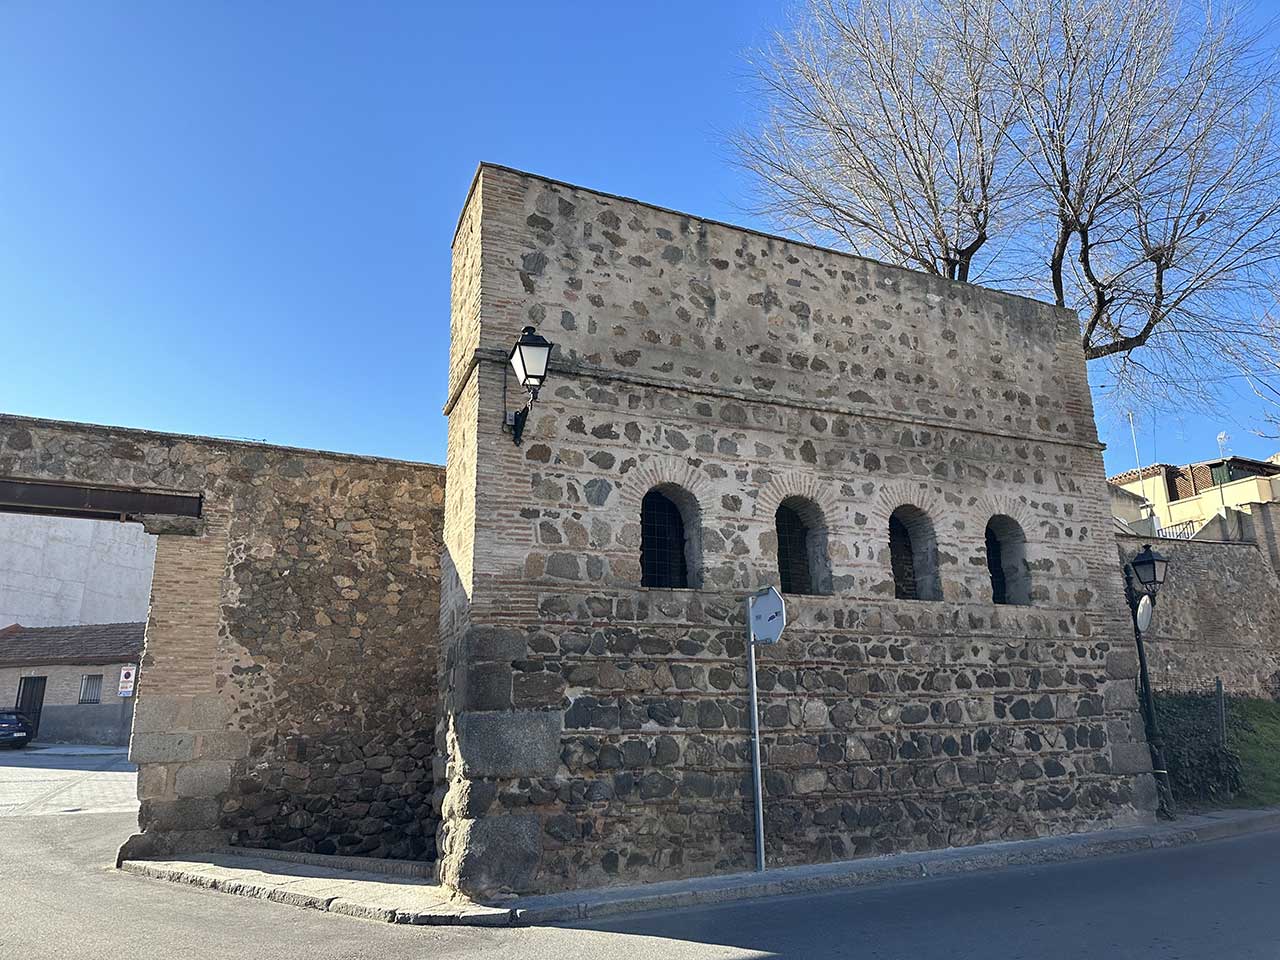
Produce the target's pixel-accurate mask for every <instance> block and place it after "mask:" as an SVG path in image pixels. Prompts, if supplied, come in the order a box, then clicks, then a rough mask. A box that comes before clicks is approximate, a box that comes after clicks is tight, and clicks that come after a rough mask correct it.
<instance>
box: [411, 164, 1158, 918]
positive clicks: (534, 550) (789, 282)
mask: <svg viewBox="0 0 1280 960" xmlns="http://www.w3.org/2000/svg"><path fill="white" fill-rule="evenodd" d="M452 297H453V309H452V349H451V365H450V385H449V387H450V389H449V400H448V406H447V410H446V412H447V413H448V415H449V448H448V463H447V470H448V485H447V491H446V516H445V535H444V539H445V544H446V555H445V557H444V584H443V586H442V608H441V609H442V612H441V630H442V653H441V656H442V664H443V671H444V673H443V677H442V686H443V688H444V699H445V702H444V704H443V711H442V721H441V724H440V728H439V731H438V747H439V749H440V752H441V759H440V760H439V761H438V762H439V764H440V768H439V769H438V771H437V773H438V777H439V780H440V781H441V783H442V785H443V788H442V791H441V792H442V800H441V802H442V810H441V814H442V824H443V825H442V827H441V836H440V841H441V842H440V851H441V857H442V860H441V877H442V879H443V880H444V881H445V882H446V883H448V884H450V885H452V886H454V887H456V888H459V889H461V890H464V891H466V892H468V893H471V894H473V895H482V896H492V895H500V894H504V893H526V892H545V891H553V890H560V889H568V888H573V887H584V886H597V885H602V884H617V883H628V882H642V881H649V880H661V879H671V878H676V877H684V876H692V875H699V874H709V873H715V872H727V871H736V870H743V869H748V868H749V866H750V863H751V861H752V857H753V847H752V843H753V841H752V833H751V827H750V822H751V816H752V808H751V794H750V790H749V786H748V785H749V781H750V766H749V750H748V740H747V729H748V725H749V721H748V715H747V710H746V671H745V654H744V643H743V634H744V627H743V616H742V600H743V597H744V596H745V595H746V594H747V592H749V591H751V590H754V589H757V588H759V587H761V586H762V585H767V584H775V585H776V584H779V582H780V579H781V580H782V582H783V585H784V586H786V587H789V588H790V589H791V590H792V595H790V596H788V598H787V599H788V609H789V620H790V624H789V626H788V629H787V632H786V634H785V635H784V637H783V640H782V642H781V643H780V644H778V645H777V646H775V647H770V648H768V649H767V651H765V652H764V654H763V658H762V661H761V671H760V682H761V713H762V724H763V751H764V767H765V787H766V791H765V807H766V833H767V849H766V853H767V858H768V862H769V863H770V864H771V865H784V864H797V863H811V862H819V861H826V860H833V859H843V858H850V857H856V856H862V855H869V854H877V853H887V852H891V851H905V850H918V849H924V848H929V847H942V846H958V845H964V844H971V843H977V842H982V841H987V840H996V839H1015V838H1021V837H1031V836H1040V835H1047V834H1059V833H1067V832H1071V831H1080V830H1090V829H1097V828H1101V827H1106V826H1111V825H1115V824H1120V823H1132V822H1134V821H1135V820H1140V819H1144V818H1147V817H1150V815H1151V809H1152V808H1153V806H1154V787H1153V783H1152V780H1151V776H1150V762H1149V758H1148V753H1147V748H1146V744H1145V742H1144V741H1143V734H1142V727H1141V723H1140V721H1139V720H1138V717H1137V713H1136V701H1135V698H1134V692H1133V682H1132V678H1133V676H1134V672H1135V664H1134V661H1133V656H1132V653H1131V652H1130V649H1131V647H1130V642H1131V638H1130V636H1129V634H1128V621H1127V612H1126V609H1125V606H1124V601H1123V599H1122V596H1121V591H1120V581H1119V577H1118V576H1117V572H1116V564H1115V540H1114V537H1113V536H1112V534H1111V520H1110V513H1109V508H1108V501H1107V494H1106V490H1105V487H1104V478H1103V466H1102V456H1101V450H1100V446H1099V444H1098V440H1097V435H1096V431H1095V427H1094V421H1093V411H1092V405H1091V401H1090V396H1089V389H1088V385H1087V383H1086V379H1085V365H1084V360H1083V356H1082V354H1081V349H1080V338H1079V331H1078V327H1077V322H1076V318H1075V316H1074V315H1073V314H1071V313H1069V312H1067V311H1064V310H1059V309H1057V308H1054V307H1051V306H1047V305H1045V304H1041V303H1037V302H1034V301H1031V300H1027V299H1023V298H1020V297H1016V296H1011V295H1007V294H1002V293H996V292H993V291H989V290H985V289H982V288H980V287H975V286H970V285H967V284H962V283H955V282H949V281H946V280H942V279H939V278H937V277H932V276H927V275H923V274H920V273H915V272H912V271H909V270H904V269H900V268H896V267H889V266H884V265H882V264H878V263H875V262H872V261H868V260H865V259H861V258H858V257H853V256H849V255H846V254H842V253H837V252H834V251H830V250H823V249H819V248H815V247H812V246H807V245H804V244H800V243H795V242H791V241H787V240H783V239H779V238H777V237H771V236H766V235H763V234H760V233H756V232H753V231H749V230H744V229H740V228H737V227H732V226H727V225H725V224H720V223H714V222H709V221H705V220H699V219H697V218H695V217H692V216H689V215H686V214H681V213H677V212H674V211H671V210H666V209H662V208H659V207H655V206H651V205H648V204H642V203H637V202H635V201H633V200H627V199H624V198H620V197H616V196H609V195H606V194H601V193H596V192H593V191H589V190H584V189H581V188H578V187H574V186H570V185H568V184H564V183H558V182H554V181H550V180H546V179H542V178H539V177H535V176H531V175H529V174H525V173H520V172H518V171H514V170H510V169H506V168H502V167H495V166H489V165H484V166H482V167H481V168H480V170H479V172H478V173H477V175H476V179H475V182H474V184H473V187H472V190H471V194H470V196H469V198H468V200H467V203H466V207H465V209H464V211H463V214H462V218H461V221H460V223H459V226H458V231H457V235H456V238H455V241H454V260H453V287H452ZM529 324H532V325H534V326H536V327H537V328H538V329H539V331H540V332H541V333H543V334H544V335H545V336H546V337H548V338H549V339H551V340H553V341H554V342H555V343H556V345H557V346H556V350H555V352H554V354H553V360H552V371H551V374H550V377H549V379H548V382H547V384H546V386H545V387H544V388H543V391H542V396H541V400H540V402H539V403H538V404H537V406H536V407H535V408H534V410H533V413H532V415H531V417H530V420H529V425H528V428H527V430H526V432H525V436H524V441H523V443H522V444H521V445H519V446H517V445H516V444H515V443H513V442H512V438H511V436H510V434H509V433H507V432H506V431H505V430H504V426H503V423H504V413H505V411H508V410H514V409H516V408H517V407H518V406H519V405H520V404H521V403H522V401H523V396H522V394H521V391H520V390H519V388H518V385H516V384H515V383H514V378H511V377H509V376H507V373H506V371H505V364H506V357H507V352H508V350H509V349H510V346H511V344H512V342H513V341H514V340H515V338H516V337H517V336H518V334H519V331H520V329H521V328H522V327H524V326H526V325H529ZM651 494H652V495H653V496H651ZM642 515H643V516H644V517H645V518H646V522H645V524H644V525H642V522H641V520H642ZM663 538H666V539H663ZM673 538H674V539H673ZM671 543H676V544H677V549H675V550H674V552H672V551H671V550H670V549H669V548H670V545H671ZM661 545H665V547H666V548H667V549H668V552H667V553H665V554H662V555H661V556H657V555H656V554H654V553H653V551H654V550H656V549H658V547H659V546H661ZM642 552H643V553H644V559H643V561H642ZM997 599H1000V600H1004V601H1005V602H1003V603H997V602H995V600H997Z"/></svg>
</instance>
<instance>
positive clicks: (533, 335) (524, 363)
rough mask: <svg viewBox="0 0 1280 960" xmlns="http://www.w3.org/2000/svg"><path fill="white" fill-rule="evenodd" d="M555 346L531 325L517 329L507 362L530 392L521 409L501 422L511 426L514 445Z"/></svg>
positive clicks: (543, 378) (522, 429) (522, 431)
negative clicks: (516, 335)
mask: <svg viewBox="0 0 1280 960" xmlns="http://www.w3.org/2000/svg"><path fill="white" fill-rule="evenodd" d="M554 347H555V344H554V343H552V342H551V341H550V340H548V339H547V338H546V337H544V336H542V335H541V334H540V333H538V331H537V330H535V329H534V328H533V327H525V328H524V329H523V330H521V331H520V339H519V340H517V341H516V342H515V345H514V346H512V348H511V353H510V354H509V355H508V356H507V362H508V363H509V364H510V365H511V369H512V370H513V371H514V372H515V375H516V380H518V381H519V383H520V386H522V387H524V389H525V392H526V393H527V394H528V395H529V399H528V400H526V401H525V404H524V406H523V407H522V408H521V409H519V410H517V411H515V412H514V413H510V412H508V413H507V414H506V421H505V424H504V425H505V426H508V427H510V428H511V439H512V440H514V441H515V442H516V444H517V445H518V444H519V443H520V438H521V436H522V435H523V434H524V424H525V421H526V420H528V419H529V411H530V410H532V409H533V405H534V403H535V402H536V401H537V399H538V391H539V390H540V389H541V388H542V384H543V382H544V381H545V380H546V379H547V363H548V362H549V361H550V359H551V350H552V348H554ZM504 383H505V381H504ZM504 393H505V387H504Z"/></svg>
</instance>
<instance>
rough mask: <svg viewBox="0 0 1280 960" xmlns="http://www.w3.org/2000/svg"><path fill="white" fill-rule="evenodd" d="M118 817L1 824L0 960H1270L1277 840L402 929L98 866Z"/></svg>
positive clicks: (110, 854)
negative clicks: (568, 918) (729, 900)
mask: <svg viewBox="0 0 1280 960" xmlns="http://www.w3.org/2000/svg"><path fill="white" fill-rule="evenodd" d="M132 829H133V823H132V818H131V817H130V816H129V815H127V814H76V815H68V816H32V817H5V818H0V955H2V956H15V957H22V958H24V960H43V958H55V957H56V958H62V957H66V956H76V957H84V958H90V960H92V958H96V957H103V958H108V957H110V958H115V957H120V956H128V957H130V958H131V960H169V958H172V957H182V958H184V960H187V958H190V960H214V958H219V960H222V958H226V957H245V958H255V957H267V956H270V957H273V958H281V960H365V958H370V960H372V958H375V957H376V958H379V960H409V958H422V957H432V958H460V960H470V958H476V960H479V958H517V957H518V958H528V960H567V958H575V957H591V958H593V960H687V958H695V957H696V958H734V960H738V958H748V957H753V958H754V957H800V958H809V957H813V958H829V957H830V958H843V957H857V958H859V960H880V958H903V957H911V958H933V957H939V958H941V957H946V958H948V960H970V958H972V960H979V958H981V960H991V958H999V960H1018V958H1035V960H1059V958H1062V960H1068V958H1069V960H1080V958H1082V957H1100V958H1101V957H1105V958H1108V960H1112V958H1119V960H1125V958H1138V957H1143V958H1147V957H1156V958H1162V960H1172V958H1200V957H1213V956H1222V957H1231V958H1233V960H1252V958H1258V960H1262V958H1266V960H1274V958H1275V956H1276V955H1277V946H1276V945H1277V944H1278V943H1280V910H1277V909H1276V907H1275V905H1276V903H1277V900H1278V897H1280V831H1268V832H1264V833H1256V834H1253V835H1250V836H1244V837H1237V838H1234V839H1228V840H1219V841H1215V842H1210V843H1201V844H1195V845H1191V846H1185V847H1178V848H1162V849H1156V850H1150V849H1148V850H1145V851H1142V852H1140V853H1135V854H1130V855H1126V856H1117V857H1109V858H1097V859H1091V860H1083V861H1076V862H1071V863H1055V864H1041V865H1032V866H1024V867H1013V868H1009V869H1006V870H1001V871H995V872H990V873H982V874H970V875H965V876H946V877H938V878H934V879H924V880H919V881H912V882H904V883H898V884H894V885H892V886H886V887H876V888H864V889H855V890H844V891H839V892H833V893H827V894H821V895H801V896H791V897H776V898H770V899H767V900H760V901H752V902H748V903H738V904H731V905H725V906H718V907H703V908H694V909H689V910H681V911H669V912H656V913H646V914H636V915H630V916H625V917H616V918H611V919H604V920H597V921H582V922H579V923H578V924H576V925H575V926H562V927H504V928H464V927H410V926H401V925H395V924H388V923H370V922H368V921H364V920H355V919H351V918H349V917H343V916H336V915H334V914H331V913H321V912H318V911H313V910H298V909H296V908H293V907H289V906H285V905H283V904H279V903H272V902H268V901H262V900H246V899H241V898H238V897H227V896H222V895H220V894H217V893H212V892H209V891H204V890H199V889H196V888H193V887H184V886H177V885H162V884H157V883H156V882H155V881H152V880H147V879H144V878H141V877H135V876H131V875H129V874H125V873H122V872H121V871H117V870H115V869H114V868H113V866H112V864H113V863H114V856H115V849H116V845H117V844H118V843H119V840H120V837H121V836H124V835H127V834H128V833H129V832H130V831H131V830H132Z"/></svg>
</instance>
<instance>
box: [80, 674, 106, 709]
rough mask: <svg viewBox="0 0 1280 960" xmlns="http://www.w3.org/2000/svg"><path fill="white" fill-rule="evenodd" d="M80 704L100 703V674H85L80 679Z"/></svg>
mask: <svg viewBox="0 0 1280 960" xmlns="http://www.w3.org/2000/svg"><path fill="white" fill-rule="evenodd" d="M80 702H81V703H101V702H102V674H100V673H86V674H85V675H84V676H82V677H81V678H80Z"/></svg>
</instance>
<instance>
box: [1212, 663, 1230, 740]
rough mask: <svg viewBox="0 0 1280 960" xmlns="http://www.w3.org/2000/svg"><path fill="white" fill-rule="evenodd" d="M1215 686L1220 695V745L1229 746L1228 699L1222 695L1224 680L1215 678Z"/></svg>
mask: <svg viewBox="0 0 1280 960" xmlns="http://www.w3.org/2000/svg"><path fill="white" fill-rule="evenodd" d="M1214 686H1215V687H1216V688H1217V693H1218V743H1219V744H1220V745H1221V746H1224V747H1225V746H1226V745H1227V698H1226V697H1225V696H1223V693H1222V678H1221V677H1214Z"/></svg>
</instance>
